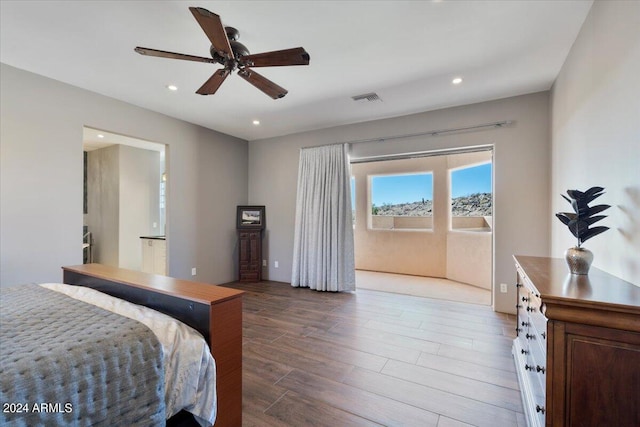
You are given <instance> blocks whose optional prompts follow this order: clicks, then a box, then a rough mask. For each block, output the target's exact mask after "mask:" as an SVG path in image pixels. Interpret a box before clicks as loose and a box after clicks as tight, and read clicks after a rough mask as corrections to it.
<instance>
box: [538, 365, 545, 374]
mask: <svg viewBox="0 0 640 427" xmlns="http://www.w3.org/2000/svg"><path fill="white" fill-rule="evenodd" d="M544 371H545V369H544V368H543V367H542V366H540V365H536V372H542V373H543V374H544Z"/></svg>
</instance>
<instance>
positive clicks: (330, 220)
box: [291, 144, 356, 291]
mask: <svg viewBox="0 0 640 427" xmlns="http://www.w3.org/2000/svg"><path fill="white" fill-rule="evenodd" d="M350 168H351V167H350V164H349V155H348V146H347V144H344V145H328V146H322V147H314V148H304V149H302V150H301V151H300V166H299V169H298V196H297V197H298V198H297V201H296V224H295V237H294V245H293V269H292V278H291V286H294V287H308V288H311V289H315V290H318V291H353V290H355V287H356V286H355V283H356V276H355V261H354V255H353V222H352V217H351V170H350Z"/></svg>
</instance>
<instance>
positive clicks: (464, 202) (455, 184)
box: [450, 162, 493, 231]
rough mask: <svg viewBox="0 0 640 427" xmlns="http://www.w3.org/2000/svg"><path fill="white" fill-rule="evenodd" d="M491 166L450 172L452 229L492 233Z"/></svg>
mask: <svg viewBox="0 0 640 427" xmlns="http://www.w3.org/2000/svg"><path fill="white" fill-rule="evenodd" d="M491 168H492V165H491V163H490V162H489V163H483V164H479V165H473V166H466V167H464V168H459V169H453V170H451V181H450V182H451V228H452V229H453V230H466V231H491V226H492V220H491V218H492V211H493V194H492V191H491Z"/></svg>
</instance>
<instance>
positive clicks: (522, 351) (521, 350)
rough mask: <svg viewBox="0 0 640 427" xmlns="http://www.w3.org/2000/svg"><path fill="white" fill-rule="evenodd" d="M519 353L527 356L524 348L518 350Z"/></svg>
mask: <svg viewBox="0 0 640 427" xmlns="http://www.w3.org/2000/svg"><path fill="white" fill-rule="evenodd" d="M520 353H522V354H529V352H528V351H527V350H525V349H524V348H522V349H520Z"/></svg>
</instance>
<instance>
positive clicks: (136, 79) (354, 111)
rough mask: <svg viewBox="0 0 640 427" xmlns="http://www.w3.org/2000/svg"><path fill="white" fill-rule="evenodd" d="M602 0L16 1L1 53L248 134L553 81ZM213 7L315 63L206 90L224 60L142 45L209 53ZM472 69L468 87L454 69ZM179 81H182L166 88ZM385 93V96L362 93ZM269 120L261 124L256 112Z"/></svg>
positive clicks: (251, 43) (492, 95)
mask: <svg viewBox="0 0 640 427" xmlns="http://www.w3.org/2000/svg"><path fill="white" fill-rule="evenodd" d="M591 4H592V0H584V1H581V0H569V1H563V0H553V1H544V0H531V1H519V0H511V1H507V0H501V1H482V0H474V1H462V0H455V1H454V0H440V1H438V0H433V1H427V0H425V1H417V0H414V1H199V2H195V1H193V2H185V1H115V0H108V1H95V0H94V1H83V2H80V1H50V0H46V1H6V0H2V1H1V2H0V16H1V18H0V60H1V61H2V62H4V63H6V64H9V65H12V66H14V67H17V68H21V69H24V70H28V71H31V72H34V73H37V74H41V75H43V76H47V77H50V78H53V79H56V80H60V81H62V82H65V83H69V84H71V85H74V86H78V87H81V88H85V89H88V90H90V91H93V92H97V93H100V94H103V95H106V96H109V97H113V98H116V99H120V100H123V101H126V102H128V103H131V104H135V105H138V106H141V107H144V108H147V109H150V110H153V111H157V112H160V113H163V114H166V115H169V116H172V117H176V118H179V119H182V120H185V121H188V122H191V123H196V124H199V125H201V126H204V127H207V128H211V129H215V130H218V131H220V132H224V133H227V134H230V135H234V136H237V137H240V138H243V139H246V140H256V139H262V138H268V137H273V136H280V135H285V134H290V133H295V132H301V131H306V130H312V129H320V128H325V127H330V126H336V125H341V124H348V123H356V122H362V121H368V120H374V119H379V118H385V117H394V116H401V115H405V114H410V113H417V112H422V111H428V110H433V109H438V108H443V107H449V106H455V105H463V104H469V103H474V102H481V101H487V100H491V99H499V98H504V97H509V96H515V95H520V94H526V93H532V92H537V91H542V90H547V89H549V88H550V87H551V84H552V83H553V81H554V79H555V77H556V76H557V74H558V72H559V70H560V68H561V66H562V64H563V62H564V60H565V58H566V55H567V53H568V52H569V49H570V47H571V45H572V44H573V42H574V40H575V38H576V36H577V34H578V31H579V30H580V27H581V25H582V23H583V22H584V19H585V17H586V15H587V13H588V11H589V9H590V7H591ZM189 6H198V7H204V8H206V9H209V10H210V11H212V12H215V13H217V14H219V15H220V16H221V17H222V22H223V24H225V25H229V26H233V27H235V28H237V29H238V30H239V31H240V40H239V41H240V42H241V43H243V44H244V45H246V46H247V47H248V48H249V50H250V51H251V53H260V52H265V51H271V50H280V49H286V48H291V47H298V46H303V47H304V48H305V49H306V50H307V52H309V54H310V55H311V63H310V65H309V66H294V67H273V68H260V70H259V72H260V73H261V74H263V75H264V76H265V77H267V78H269V79H271V80H273V81H274V82H276V83H277V84H279V85H280V86H283V87H285V88H286V89H288V90H289V94H288V95H287V96H286V97H284V98H282V99H278V100H272V99H271V98H269V97H268V96H266V95H265V94H263V93H262V92H260V91H259V90H257V89H256V88H254V87H253V86H251V85H250V84H249V83H247V82H246V81H244V80H243V79H241V78H240V77H239V76H237V75H233V76H230V77H229V78H228V79H227V80H226V81H225V82H224V84H223V85H222V86H221V88H220V89H219V90H218V92H217V93H216V94H215V95H210V96H201V95H196V94H195V93H194V92H195V91H196V90H197V89H198V88H199V87H200V86H201V85H202V84H203V83H204V82H205V81H206V80H207V79H208V78H209V76H210V75H211V74H212V73H213V72H214V70H215V69H217V68H220V67H219V66H217V65H213V64H204V63H198V62H190V61H179V60H173V59H165V58H154V57H145V56H141V55H138V54H137V53H135V52H134V51H133V48H134V47H135V46H143V47H149V48H154V49H161V50H168V51H173V52H181V53H186V54H191V55H197V56H208V55H209V54H208V52H209V41H208V39H207V37H206V36H205V34H204V33H203V32H202V29H201V28H200V26H199V25H198V23H197V22H196V21H195V19H194V18H193V16H192V15H191V13H190V12H189V10H188V7H189ZM456 76H460V77H462V78H463V79H464V81H463V83H462V84H460V85H457V86H455V85H452V84H451V80H452V79H453V78H454V77H456ZM168 84H174V85H176V86H178V88H179V89H178V91H176V92H171V91H169V90H167V89H166V88H165V86H166V85H168ZM369 92H375V93H377V94H378V95H379V96H380V98H381V99H382V102H368V103H360V102H354V101H353V100H352V99H351V97H352V96H354V95H359V94H363V93H369ZM254 119H258V120H260V121H261V125H260V126H254V125H253V124H252V121H253V120H254Z"/></svg>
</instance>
